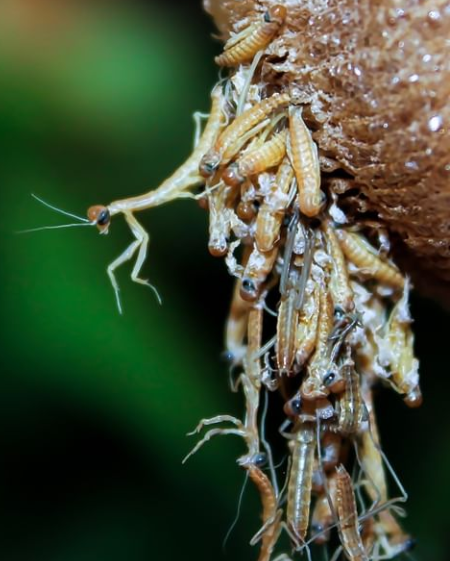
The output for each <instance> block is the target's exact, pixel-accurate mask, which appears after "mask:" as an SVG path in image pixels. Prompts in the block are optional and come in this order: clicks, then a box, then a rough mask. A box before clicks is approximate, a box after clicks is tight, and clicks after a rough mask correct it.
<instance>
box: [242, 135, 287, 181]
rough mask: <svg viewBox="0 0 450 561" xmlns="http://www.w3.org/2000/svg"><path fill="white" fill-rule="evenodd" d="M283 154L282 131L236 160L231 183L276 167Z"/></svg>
mask: <svg viewBox="0 0 450 561" xmlns="http://www.w3.org/2000/svg"><path fill="white" fill-rule="evenodd" d="M285 154H286V131H285V130H283V131H281V132H278V133H275V134H274V135H273V136H272V138H270V139H269V140H267V141H266V142H265V143H264V144H263V145H262V146H260V147H259V148H255V149H254V150H251V151H250V152H247V153H246V154H244V155H243V156H242V157H241V158H239V159H238V160H237V162H236V169H235V171H234V180H233V181H232V182H233V183H234V182H237V183H242V182H243V181H244V179H246V178H248V177H251V176H253V175H258V174H260V173H262V172H263V171H266V170H267V169H270V168H272V167H275V166H278V165H279V164H280V163H281V161H282V160H283V158H284V156H285Z"/></svg>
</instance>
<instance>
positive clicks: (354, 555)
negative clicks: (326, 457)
mask: <svg viewBox="0 0 450 561" xmlns="http://www.w3.org/2000/svg"><path fill="white" fill-rule="evenodd" d="M336 473H337V479H336V501H335V503H334V507H335V510H336V514H337V518H338V522H339V524H338V531H339V536H340V539H341V544H342V548H343V550H344V553H345V556H346V557H347V559H349V561H369V557H368V555H367V553H366V550H365V549H364V545H363V543H362V539H361V536H360V534H359V530H358V512H357V510H356V501H355V495H354V492H353V483H352V479H351V477H350V475H349V474H348V472H347V470H346V469H345V467H344V466H343V465H342V464H341V465H340V466H339V467H337V468H336Z"/></svg>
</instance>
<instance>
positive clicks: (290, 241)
mask: <svg viewBox="0 0 450 561" xmlns="http://www.w3.org/2000/svg"><path fill="white" fill-rule="evenodd" d="M298 221H299V213H298V210H296V211H295V213H294V214H293V216H292V218H291V221H290V222H289V226H288V228H287V234H286V242H285V244H284V255H283V269H282V271H281V277H280V294H281V295H282V296H284V295H285V294H286V291H287V282H288V278H289V272H290V269H291V258H292V252H293V249H294V241H295V234H296V229H297V224H298Z"/></svg>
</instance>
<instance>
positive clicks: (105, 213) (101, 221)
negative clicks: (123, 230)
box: [87, 205, 111, 233]
mask: <svg viewBox="0 0 450 561" xmlns="http://www.w3.org/2000/svg"><path fill="white" fill-rule="evenodd" d="M87 216H88V218H89V220H90V221H91V222H93V223H95V225H96V226H97V228H98V229H99V231H100V233H104V232H105V233H106V232H107V231H108V227H109V224H110V222H111V214H110V212H109V210H108V208H107V207H106V206H103V205H95V206H91V207H90V208H89V209H88V211H87Z"/></svg>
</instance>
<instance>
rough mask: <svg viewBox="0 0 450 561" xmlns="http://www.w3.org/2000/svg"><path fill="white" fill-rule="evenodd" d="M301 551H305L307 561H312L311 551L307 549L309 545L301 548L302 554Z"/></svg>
mask: <svg viewBox="0 0 450 561" xmlns="http://www.w3.org/2000/svg"><path fill="white" fill-rule="evenodd" d="M303 550H305V552H306V557H307V558H308V561H312V557H311V550H310V549H309V545H307V544H306V543H305V545H304V546H302V552H303Z"/></svg>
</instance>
